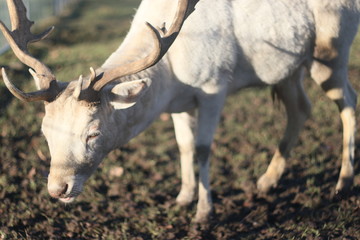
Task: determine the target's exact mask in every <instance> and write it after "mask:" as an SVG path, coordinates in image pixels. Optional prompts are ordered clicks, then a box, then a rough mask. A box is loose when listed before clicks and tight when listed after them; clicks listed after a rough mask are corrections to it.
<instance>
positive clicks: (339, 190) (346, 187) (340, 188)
mask: <svg viewBox="0 0 360 240" xmlns="http://www.w3.org/2000/svg"><path fill="white" fill-rule="evenodd" d="M353 184H354V177H353V176H352V177H346V178H340V179H339V181H338V183H337V184H336V188H335V194H336V195H341V194H346V193H348V192H349V191H350V189H351V187H352V186H353Z"/></svg>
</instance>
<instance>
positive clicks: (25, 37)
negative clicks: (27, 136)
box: [0, 0, 360, 221]
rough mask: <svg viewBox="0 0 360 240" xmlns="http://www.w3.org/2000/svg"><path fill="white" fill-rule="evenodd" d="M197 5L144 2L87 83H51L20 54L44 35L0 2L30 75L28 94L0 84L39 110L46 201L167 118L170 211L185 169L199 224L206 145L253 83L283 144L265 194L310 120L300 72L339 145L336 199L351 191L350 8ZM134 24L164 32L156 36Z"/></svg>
mask: <svg viewBox="0 0 360 240" xmlns="http://www.w3.org/2000/svg"><path fill="white" fill-rule="evenodd" d="M197 2H198V0H190V1H186V0H179V3H178V4H177V1H175V0H172V1H170V0H143V1H142V3H141V5H140V7H139V9H138V11H137V13H136V15H135V17H134V20H133V23H132V25H131V29H130V31H129V33H128V35H127V36H126V39H125V40H124V42H123V43H122V44H121V46H120V47H119V48H118V49H117V50H116V51H115V52H114V53H112V54H111V56H110V57H109V58H108V59H107V60H106V61H105V63H104V64H103V65H102V67H101V68H99V69H97V70H96V71H93V70H92V74H91V76H89V77H87V78H82V77H80V79H79V80H78V81H72V82H70V83H61V82H59V81H56V78H55V76H54V75H53V74H52V73H51V71H50V70H49V69H48V68H47V67H46V66H45V65H44V64H43V63H41V62H40V61H39V60H37V59H35V58H33V57H32V56H31V55H30V54H29V53H28V51H27V48H26V45H27V44H28V43H30V42H34V41H37V40H39V39H42V38H44V37H45V36H46V35H47V34H48V33H49V32H50V30H48V31H46V32H45V33H44V34H42V35H39V36H34V35H32V34H31V33H30V27H31V23H30V21H29V20H28V19H27V18H26V9H25V8H24V6H23V4H22V2H21V0H7V3H8V6H9V11H10V14H11V19H12V28H13V31H10V30H7V28H6V27H5V26H4V25H3V24H1V25H0V26H1V30H2V32H3V33H4V35H5V36H6V38H7V40H8V42H9V43H10V45H11V47H12V49H13V51H14V52H15V54H16V55H17V57H18V58H19V59H20V60H21V61H22V62H23V63H25V64H26V65H28V66H30V67H31V68H33V69H34V70H35V71H33V70H30V72H31V73H32V75H33V77H34V79H35V83H36V86H37V88H38V91H36V92H33V93H24V92H22V91H21V90H19V89H17V88H16V87H15V86H14V85H13V84H12V83H11V82H10V81H9V80H8V78H7V76H6V74H5V71H4V69H3V70H2V74H3V78H4V81H5V83H6V85H7V87H8V88H9V90H10V91H11V92H12V93H13V94H14V95H15V96H16V97H18V98H19V99H21V100H24V101H37V100H42V101H44V102H45V112H46V114H45V117H44V119H43V123H42V131H43V132H44V135H45V137H46V139H47V142H48V145H49V148H50V154H51V167H50V174H49V178H48V191H49V193H50V195H51V196H52V197H55V198H59V199H60V200H62V201H63V202H70V201H72V200H73V199H74V198H75V197H76V196H78V195H79V194H80V192H81V191H82V188H83V184H84V182H85V181H86V180H87V179H88V177H89V176H90V175H91V173H92V172H93V171H94V169H95V168H96V167H97V166H98V165H99V163H100V162H101V160H102V159H103V158H104V157H105V156H106V155H107V154H108V153H109V152H110V151H111V150H113V149H115V148H118V147H120V146H121V145H123V144H125V143H127V142H128V141H129V140H130V139H131V138H133V137H135V136H136V135H138V134H139V133H140V132H141V131H143V130H144V129H146V128H147V127H148V126H149V125H150V124H151V122H153V121H154V120H155V119H156V118H157V117H158V116H159V114H160V113H162V112H169V113H172V117H173V121H174V125H175V132H176V139H177V142H178V145H179V148H180V158H181V174H182V185H181V190H180V193H179V195H178V197H177V202H178V203H179V204H181V205H185V204H189V203H190V202H191V201H192V200H193V197H194V193H195V189H196V181H195V175H194V169H193V162H194V160H195V159H196V160H197V161H198V163H199V165H200V170H199V186H198V191H199V197H198V198H199V199H198V204H197V213H196V216H195V220H196V221H204V220H206V219H207V218H208V216H209V214H210V213H211V210H212V200H211V195H210V186H209V176H208V171H209V155H210V145H211V142H212V140H213V135H214V132H215V129H216V126H217V124H218V121H219V117H220V114H221V110H222V108H223V105H224V101H225V98H226V96H227V95H228V94H229V93H231V92H235V91H237V90H239V89H241V88H244V87H250V86H254V85H273V86H274V89H275V92H276V94H277V95H278V96H279V98H280V99H281V100H282V102H283V103H284V105H285V108H286V111H287V118H288V122H287V126H286V130H285V133H284V137H283V139H282V140H281V142H280V144H279V146H278V148H277V150H276V152H275V154H274V157H273V159H272V160H271V163H270V165H269V167H268V169H267V171H266V173H265V174H264V175H263V176H262V177H261V178H260V179H259V181H258V189H259V190H260V191H262V192H266V191H268V190H269V189H270V188H272V187H275V186H276V185H277V183H278V181H279V179H280V177H281V175H282V174H283V172H284V168H285V162H286V158H287V157H288V155H289V152H290V149H291V148H292V147H293V146H294V144H295V143H296V141H297V138H298V135H299V131H300V129H301V128H302V126H303V124H304V121H305V120H306V119H307V118H308V116H309V114H310V110H311V105H310V103H309V101H308V99H307V97H306V94H305V93H304V90H303V87H302V79H303V75H304V70H305V69H308V70H309V72H310V75H311V77H312V78H313V79H314V80H315V82H316V83H317V84H319V85H320V86H321V88H322V89H323V90H324V92H325V93H326V95H327V96H328V97H329V98H331V99H332V100H333V101H334V102H335V103H336V104H337V106H338V107H339V110H340V115H341V120H342V123H343V129H344V134H343V138H344V139H343V156H342V167H341V172H340V177H339V180H338V183H337V186H336V190H337V191H340V190H345V189H348V188H350V187H351V185H352V182H353V177H354V170H353V161H354V146H355V144H354V134H355V114H354V111H355V105H356V101H357V96H356V93H355V91H354V90H353V88H352V86H351V85H350V83H349V81H348V74H347V64H348V58H349V49H350V46H351V44H352V41H353V39H354V37H355V35H356V32H357V28H358V23H359V12H360V1H359V0H298V1H294V0H258V1H253V0H232V1H228V0H202V1H199V2H198V3H197ZM195 4H197V5H196V10H195V11H194V12H193V13H192V14H191V15H190V13H191V12H192V11H193V8H194V6H195ZM189 15H190V16H189ZM173 16H175V18H174V17H173ZM173 18H174V20H173V21H172V19H173ZM186 18H187V20H186V21H185V22H184V20H185V19H186ZM145 21H149V22H151V23H152V24H154V25H158V26H160V25H162V23H163V22H164V21H165V22H171V21H172V22H173V24H172V25H171V27H170V28H169V30H166V28H165V27H164V26H163V27H162V28H154V27H152V25H150V24H144V22H145ZM183 23H184V25H183V27H182V29H181V31H180V28H181V26H182V24H183ZM179 31H180V33H179V34H178V32H179ZM175 38H176V40H175ZM174 40H175V41H174ZM173 42H174V44H173V45H172V46H171V48H170V45H171V44H172V43H173ZM169 48H170V49H169ZM166 52H167V53H166ZM160 59H161V60H160ZM194 110H196V111H194Z"/></svg>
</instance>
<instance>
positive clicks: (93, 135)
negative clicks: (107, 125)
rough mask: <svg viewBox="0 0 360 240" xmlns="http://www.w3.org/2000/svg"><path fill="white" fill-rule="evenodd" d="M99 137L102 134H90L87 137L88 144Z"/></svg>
mask: <svg viewBox="0 0 360 240" xmlns="http://www.w3.org/2000/svg"><path fill="white" fill-rule="evenodd" d="M99 135H100V132H94V133H91V134H89V135H88V136H87V137H86V143H88V142H90V141H92V140H94V139H95V138H97V137H98V136H99Z"/></svg>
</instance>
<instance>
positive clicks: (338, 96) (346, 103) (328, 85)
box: [311, 58, 357, 192]
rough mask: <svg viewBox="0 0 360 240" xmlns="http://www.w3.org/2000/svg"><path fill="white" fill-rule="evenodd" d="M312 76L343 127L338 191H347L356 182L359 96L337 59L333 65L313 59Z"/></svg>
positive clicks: (344, 67) (345, 70) (344, 68)
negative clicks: (357, 105)
mask: <svg viewBox="0 0 360 240" xmlns="http://www.w3.org/2000/svg"><path fill="white" fill-rule="evenodd" d="M339 59H341V58H339ZM346 59H347V58H346ZM338 66H343V67H338ZM311 76H312V78H313V79H314V80H315V81H316V82H317V83H318V84H319V85H320V86H321V88H322V89H323V90H324V92H325V93H326V95H327V96H328V97H329V98H330V99H331V100H333V101H334V102H335V103H336V105H337V106H338V108H339V112H340V117H341V121H342V125H343V153H342V164H341V171H340V176H339V180H338V182H337V185H336V192H339V191H346V190H348V189H349V188H350V187H351V186H352V184H353V179H354V152H355V128H356V122H355V108H356V102H357V94H356V92H355V91H354V89H353V88H352V86H351V84H350V83H349V81H348V75H347V69H346V64H345V65H344V64H339V62H337V61H335V60H334V61H332V62H325V61H323V62H320V61H316V60H314V62H313V63H312V66H311Z"/></svg>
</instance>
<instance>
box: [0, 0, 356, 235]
mask: <svg viewBox="0 0 360 240" xmlns="http://www.w3.org/2000/svg"><path fill="white" fill-rule="evenodd" d="M139 2H140V1H139V0H136V1H135V0H122V1H117V0H104V1H95V0H88V1H82V2H81V3H79V4H78V6H74V7H73V9H72V11H69V12H67V13H65V14H64V15H63V16H61V17H59V18H52V19H48V21H46V22H45V23H44V22H43V23H40V24H39V25H38V26H37V27H38V28H41V29H42V28H43V27H44V26H47V25H48V24H51V25H55V26H56V30H55V32H54V33H53V34H52V35H51V37H50V38H49V40H46V41H45V42H43V43H39V44H36V45H35V46H34V47H32V52H33V54H34V55H36V56H37V57H38V58H41V59H42V61H43V62H45V63H46V64H47V65H48V66H50V67H51V69H53V71H54V72H55V74H56V76H57V78H58V79H59V80H62V81H67V80H72V79H76V78H78V76H79V75H80V74H88V69H89V67H90V66H93V67H97V66H100V65H101V63H102V62H103V61H104V60H105V59H106V58H107V56H108V55H109V54H110V53H111V52H112V51H114V50H115V49H116V48H117V46H118V45H119V44H120V43H121V41H122V39H123V37H124V35H125V34H126V32H127V30H128V27H129V26H130V19H131V17H132V15H133V14H134V8H136V7H137V6H138V3H139ZM114 26H116V27H114ZM0 65H1V66H6V67H8V68H9V70H8V73H9V75H10V77H11V78H12V79H15V83H16V84H17V86H20V87H21V88H22V89H24V90H26V91H29V90H34V84H33V82H32V80H31V79H30V76H29V74H28V72H27V67H25V66H23V65H21V64H20V63H19V62H18V61H17V60H16V58H15V57H14V56H13V54H12V53H11V52H8V53H6V54H5V55H2V56H0ZM349 74H350V79H351V82H352V84H353V85H354V87H355V89H356V90H357V92H358V93H359V92H360V81H359V75H360V36H359V37H358V38H357V39H356V41H355V43H354V46H353V49H352V52H351V61H350V65H349ZM305 86H306V89H307V93H308V94H309V97H310V99H311V101H312V103H313V111H312V117H311V119H309V120H308V121H307V123H306V126H305V129H304V131H303V132H302V133H301V136H300V141H299V143H298V145H297V146H296V147H295V148H294V150H293V152H292V155H291V157H290V159H289V161H288V165H287V170H286V172H285V174H284V177H283V178H282V180H281V182H280V184H279V186H278V188H277V189H276V190H273V191H271V192H270V193H269V194H268V195H266V196H264V195H260V194H258V193H257V190H256V187H255V183H256V180H257V179H258V177H259V176H261V174H262V173H264V172H265V170H266V167H267V164H268V163H269V161H270V159H271V156H272V154H273V152H274V150H275V148H276V146H277V143H278V141H279V139H280V138H281V136H282V132H283V130H284V128H285V123H286V119H285V113H284V108H283V107H282V106H280V105H278V104H277V103H273V102H272V100H271V96H270V95H271V94H270V89H269V88H265V89H249V90H244V91H242V92H240V93H239V94H237V95H234V96H231V97H229V98H228V100H227V104H226V107H225V109H224V112H223V115H222V118H221V123H220V126H219V128H218V131H217V133H216V137H215V141H214V144H213V146H212V149H213V155H212V161H211V164H212V165H211V179H212V180H211V184H212V190H213V193H212V195H213V199H214V207H215V212H214V216H213V218H212V220H211V221H210V222H209V223H208V224H203V225H197V224H192V223H191V219H192V217H193V216H194V213H195V207H196V204H195V202H194V203H193V204H192V205H191V206H189V207H179V206H177V205H176V204H175V197H176V195H177V193H178V191H179V190H180V165H179V156H178V150H177V146H176V142H175V137H174V133H173V125H172V122H171V119H169V116H168V115H162V116H161V118H159V120H158V121H156V122H155V123H154V124H153V125H152V126H151V127H150V128H149V129H148V130H147V131H145V132H144V133H142V134H141V135H140V136H138V137H137V138H136V139H134V140H132V141H131V142H130V143H128V144H127V145H126V146H124V147H122V148H121V149H119V150H116V151H114V152H112V153H111V154H110V155H109V156H108V157H107V158H106V159H105V160H104V161H103V163H102V164H101V166H100V167H99V169H98V170H97V172H96V173H95V174H94V175H93V176H92V177H91V178H90V179H89V180H88V182H87V184H86V186H85V189H84V192H83V193H82V195H80V196H79V197H78V198H77V201H76V202H75V203H73V204H68V205H65V204H62V203H60V202H58V201H56V200H54V199H52V198H51V197H50V196H49V195H48V193H47V188H46V181H47V180H46V176H47V174H48V170H49V165H50V157H49V156H50V155H49V152H48V149H47V145H46V142H45V139H44V137H43V136H42V135H41V131H40V125H41V119H42V116H43V104H42V103H23V102H20V101H19V100H17V99H15V98H14V97H13V96H12V95H11V94H10V93H9V92H8V90H7V89H6V88H5V86H4V84H3V82H2V81H1V82H0V239H206V240H211V239H360V176H359V174H358V173H359V163H358V162H359V160H360V159H359V158H360V151H359V150H360V135H359V131H358V133H357V135H356V140H357V150H356V166H355V167H356V168H355V169H356V174H357V176H356V178H355V186H354V188H353V189H352V190H351V192H350V193H348V194H346V195H342V196H336V195H334V193H333V192H334V189H335V185H336V181H337V177H338V173H339V169H340V158H341V148H342V146H341V144H340V143H341V142H342V127H341V122H340V118H339V114H338V111H337V108H336V106H335V104H333V103H332V102H331V101H330V100H329V99H327V98H326V97H325V96H324V94H323V92H322V91H321V90H320V89H319V87H318V86H317V85H316V84H315V83H314V82H312V81H311V80H310V79H306V80H305ZM357 110H358V111H357V118H358V119H360V111H359V110H360V109H359V107H358V109H357ZM255 119H256V121H255Z"/></svg>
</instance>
